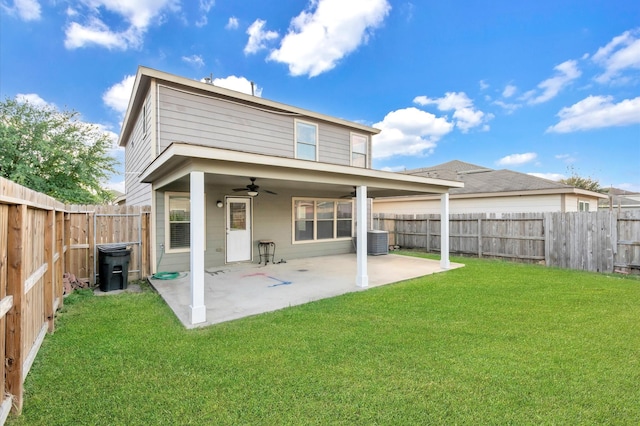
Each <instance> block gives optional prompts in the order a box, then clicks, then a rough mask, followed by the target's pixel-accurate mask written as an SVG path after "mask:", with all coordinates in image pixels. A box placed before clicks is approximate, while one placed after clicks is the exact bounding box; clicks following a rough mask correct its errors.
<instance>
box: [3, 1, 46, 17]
mask: <svg viewBox="0 0 640 426" xmlns="http://www.w3.org/2000/svg"><path fill="white" fill-rule="evenodd" d="M0 6H1V7H2V9H4V10H5V11H6V12H7V13H8V14H10V15H17V16H18V18H20V19H22V20H23V21H26V22H29V21H38V20H40V18H42V11H41V9H40V3H39V2H38V0H13V6H7V5H5V4H4V2H3V3H2V4H0Z"/></svg>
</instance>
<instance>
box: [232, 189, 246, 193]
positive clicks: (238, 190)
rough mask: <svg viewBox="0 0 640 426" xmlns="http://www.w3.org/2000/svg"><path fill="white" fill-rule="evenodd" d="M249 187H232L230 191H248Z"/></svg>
mask: <svg viewBox="0 0 640 426" xmlns="http://www.w3.org/2000/svg"><path fill="white" fill-rule="evenodd" d="M248 190H249V188H233V189H232V191H233V192H240V191H248Z"/></svg>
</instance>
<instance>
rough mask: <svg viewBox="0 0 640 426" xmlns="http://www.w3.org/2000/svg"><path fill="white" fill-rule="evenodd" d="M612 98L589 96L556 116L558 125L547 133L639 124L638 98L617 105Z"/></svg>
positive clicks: (639, 105) (563, 109) (639, 109)
mask: <svg viewBox="0 0 640 426" xmlns="http://www.w3.org/2000/svg"><path fill="white" fill-rule="evenodd" d="M612 100H613V97H612V96H589V97H587V98H585V99H583V100H581V101H580V102H577V103H575V104H573V105H572V106H570V107H565V108H562V109H561V110H560V112H559V113H558V114H557V116H558V117H560V121H559V122H558V124H556V125H553V126H551V127H549V128H548V129H547V132H554V133H570V132H577V131H580V130H591V129H599V128H603V127H618V126H629V125H632V124H639V123H640V96H639V97H637V98H634V99H625V100H623V101H621V102H619V103H617V104H614V103H613V102H612Z"/></svg>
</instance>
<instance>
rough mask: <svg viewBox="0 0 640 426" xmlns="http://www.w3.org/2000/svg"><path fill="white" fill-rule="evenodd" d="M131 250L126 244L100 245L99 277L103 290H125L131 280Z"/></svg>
mask: <svg viewBox="0 0 640 426" xmlns="http://www.w3.org/2000/svg"><path fill="white" fill-rule="evenodd" d="M130 261H131V250H128V249H127V247H126V246H125V245H109V246H103V247H98V278H99V281H100V290H101V291H113V290H124V289H126V288H127V284H128V281H129V262H130Z"/></svg>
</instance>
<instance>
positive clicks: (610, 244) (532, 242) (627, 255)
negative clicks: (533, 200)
mask: <svg viewBox="0 0 640 426" xmlns="http://www.w3.org/2000/svg"><path fill="white" fill-rule="evenodd" d="M373 224H374V229H379V230H384V231H388V232H389V244H390V245H397V246H401V247H405V248H423V249H426V251H428V252H439V251H440V215H395V214H383V213H380V214H374V220H373ZM449 226H450V240H449V249H450V252H451V253H456V254H461V255H470V256H478V257H488V258H503V259H508V260H517V261H522V262H528V263H541V264H545V265H547V266H554V267H560V268H567V269H578V270H585V271H593V272H607V273H611V272H622V273H639V272H640V210H631V211H621V212H617V211H597V212H572V213H561V212H553V213H509V214H452V215H450V217H449Z"/></svg>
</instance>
